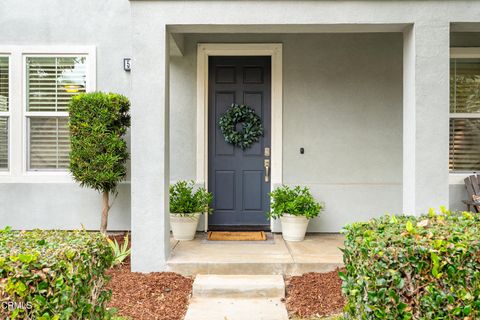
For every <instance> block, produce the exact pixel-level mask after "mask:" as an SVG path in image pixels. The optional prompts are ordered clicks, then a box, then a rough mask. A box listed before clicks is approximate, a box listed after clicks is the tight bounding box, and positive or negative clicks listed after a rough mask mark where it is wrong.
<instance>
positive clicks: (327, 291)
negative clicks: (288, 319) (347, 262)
mask: <svg viewBox="0 0 480 320" xmlns="http://www.w3.org/2000/svg"><path fill="white" fill-rule="evenodd" d="M338 271H339V270H336V271H332V272H328V273H314V272H311V273H306V274H304V275H302V276H296V277H290V278H288V279H287V282H286V284H287V298H286V301H285V304H286V305H287V310H288V312H289V314H290V315H291V316H299V317H313V316H315V317H323V316H329V315H332V314H337V313H341V312H342V310H343V307H344V306H345V298H344V297H343V295H342V280H340V278H339V276H338Z"/></svg>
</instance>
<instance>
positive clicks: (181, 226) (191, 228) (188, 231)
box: [170, 213, 201, 241]
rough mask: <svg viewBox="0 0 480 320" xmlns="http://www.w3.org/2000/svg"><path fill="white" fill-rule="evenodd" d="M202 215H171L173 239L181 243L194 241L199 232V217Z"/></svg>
mask: <svg viewBox="0 0 480 320" xmlns="http://www.w3.org/2000/svg"><path fill="white" fill-rule="evenodd" d="M200 214H201V213H193V214H189V215H188V216H181V215H179V214H174V213H170V225H171V227H172V233H173V238H174V239H175V240H179V241H187V240H193V238H195V232H196V231H197V225H198V217H200Z"/></svg>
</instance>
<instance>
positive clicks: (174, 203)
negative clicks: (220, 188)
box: [170, 181, 213, 241]
mask: <svg viewBox="0 0 480 320" xmlns="http://www.w3.org/2000/svg"><path fill="white" fill-rule="evenodd" d="M194 186H195V184H194V182H193V181H178V182H177V183H175V184H174V185H171V186H170V224H171V227H172V233H173V238H174V239H175V240H181V241H184V240H193V238H194V237H195V232H196V230H197V225H198V218H199V217H200V215H201V214H202V213H209V212H211V210H212V209H211V208H210V202H212V199H213V196H212V194H211V193H210V192H208V191H207V190H205V188H203V187H202V188H198V189H197V190H196V191H194Z"/></svg>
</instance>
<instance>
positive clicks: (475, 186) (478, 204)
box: [462, 174, 480, 213]
mask: <svg viewBox="0 0 480 320" xmlns="http://www.w3.org/2000/svg"><path fill="white" fill-rule="evenodd" d="M464 181H465V187H466V188H467V193H468V200H463V201H462V202H463V203H465V204H466V205H467V208H468V211H471V210H470V208H471V207H472V206H473V210H474V212H477V213H480V199H474V198H476V197H480V174H478V175H471V176H469V177H467V178H465V180H464Z"/></svg>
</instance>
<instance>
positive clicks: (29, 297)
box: [0, 228, 113, 320]
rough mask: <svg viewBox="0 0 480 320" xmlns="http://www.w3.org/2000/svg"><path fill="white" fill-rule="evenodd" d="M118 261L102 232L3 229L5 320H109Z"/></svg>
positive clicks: (0, 271) (0, 264)
mask: <svg viewBox="0 0 480 320" xmlns="http://www.w3.org/2000/svg"><path fill="white" fill-rule="evenodd" d="M112 261H113V254H112V250H111V249H110V247H109V246H108V243H107V241H106V239H105V237H104V236H102V235H101V234H100V233H90V232H86V231H42V230H33V231H12V230H11V229H10V228H6V229H3V230H0V303H1V305H2V308H0V318H2V319H5V318H9V319H26V318H28V319H38V320H50V319H109V318H110V316H111V313H112V310H107V309H106V303H107V302H108V300H109V299H110V292H109V291H107V290H105V289H104V287H103V286H104V284H105V283H106V281H107V280H108V279H107V277H106V276H105V270H107V269H108V268H110V266H111V265H112ZM8 303H16V305H17V308H14V307H13V306H12V308H10V309H9V308H4V306H5V305H8ZM18 306H20V307H18Z"/></svg>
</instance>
